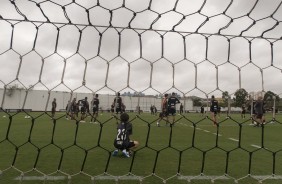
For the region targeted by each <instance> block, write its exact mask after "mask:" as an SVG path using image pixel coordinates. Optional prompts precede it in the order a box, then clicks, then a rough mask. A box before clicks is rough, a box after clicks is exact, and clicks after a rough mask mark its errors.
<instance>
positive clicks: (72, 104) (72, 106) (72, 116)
mask: <svg viewBox="0 0 282 184" xmlns="http://www.w3.org/2000/svg"><path fill="white" fill-rule="evenodd" d="M76 106H77V105H76V98H73V99H72V102H71V104H70V111H71V119H75V115H76V109H77V108H76Z"/></svg>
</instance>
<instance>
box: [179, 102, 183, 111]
mask: <svg viewBox="0 0 282 184" xmlns="http://www.w3.org/2000/svg"><path fill="white" fill-rule="evenodd" d="M182 113H183V105H182V103H181V104H180V107H179V114H182Z"/></svg>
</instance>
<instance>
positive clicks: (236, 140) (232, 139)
mask: <svg viewBox="0 0 282 184" xmlns="http://www.w3.org/2000/svg"><path fill="white" fill-rule="evenodd" d="M228 139H229V140H231V141H235V142H239V140H238V139H234V138H231V137H230V138H228Z"/></svg>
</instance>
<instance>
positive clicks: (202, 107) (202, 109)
mask: <svg viewBox="0 0 282 184" xmlns="http://www.w3.org/2000/svg"><path fill="white" fill-rule="evenodd" d="M204 113H205V108H204V106H203V105H202V106H201V115H202V116H204Z"/></svg>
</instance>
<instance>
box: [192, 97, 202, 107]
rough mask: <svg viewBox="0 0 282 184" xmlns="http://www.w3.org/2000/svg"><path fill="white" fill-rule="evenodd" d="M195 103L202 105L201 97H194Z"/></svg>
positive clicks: (195, 104)
mask: <svg viewBox="0 0 282 184" xmlns="http://www.w3.org/2000/svg"><path fill="white" fill-rule="evenodd" d="M193 105H194V106H202V102H201V99H200V98H198V97H196V98H193Z"/></svg>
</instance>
